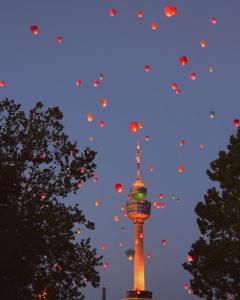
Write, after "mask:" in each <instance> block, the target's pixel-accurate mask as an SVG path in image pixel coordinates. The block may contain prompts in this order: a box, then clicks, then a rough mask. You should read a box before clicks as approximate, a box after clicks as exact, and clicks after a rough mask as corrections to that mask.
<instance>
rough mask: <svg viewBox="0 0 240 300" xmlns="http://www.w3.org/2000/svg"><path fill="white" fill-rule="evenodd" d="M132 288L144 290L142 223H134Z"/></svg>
mask: <svg viewBox="0 0 240 300" xmlns="http://www.w3.org/2000/svg"><path fill="white" fill-rule="evenodd" d="M134 237H135V243H134V244H135V246H134V248H135V255H134V290H139V291H144V290H145V278H144V248H143V223H134Z"/></svg>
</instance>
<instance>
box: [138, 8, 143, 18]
mask: <svg viewBox="0 0 240 300" xmlns="http://www.w3.org/2000/svg"><path fill="white" fill-rule="evenodd" d="M137 16H138V17H139V18H142V17H143V12H142V10H141V9H139V10H138V11H137Z"/></svg>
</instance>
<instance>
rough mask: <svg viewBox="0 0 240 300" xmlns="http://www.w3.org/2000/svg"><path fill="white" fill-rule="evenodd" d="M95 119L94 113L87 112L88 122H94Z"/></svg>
mask: <svg viewBox="0 0 240 300" xmlns="http://www.w3.org/2000/svg"><path fill="white" fill-rule="evenodd" d="M93 119H94V115H93V114H87V120H88V122H92V121H93Z"/></svg>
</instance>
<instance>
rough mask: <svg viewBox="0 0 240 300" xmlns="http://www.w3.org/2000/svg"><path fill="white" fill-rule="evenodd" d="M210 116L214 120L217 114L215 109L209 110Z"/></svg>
mask: <svg viewBox="0 0 240 300" xmlns="http://www.w3.org/2000/svg"><path fill="white" fill-rule="evenodd" d="M209 118H210V119H212V120H214V119H215V118H216V114H215V112H214V111H210V112H209Z"/></svg>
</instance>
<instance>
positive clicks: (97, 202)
mask: <svg viewBox="0 0 240 300" xmlns="http://www.w3.org/2000/svg"><path fill="white" fill-rule="evenodd" d="M100 204H101V201H100V200H98V199H97V200H96V201H95V205H96V206H97V207H98V206H100Z"/></svg>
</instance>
